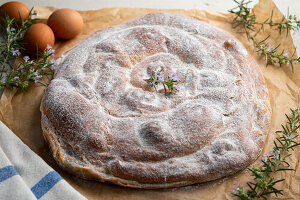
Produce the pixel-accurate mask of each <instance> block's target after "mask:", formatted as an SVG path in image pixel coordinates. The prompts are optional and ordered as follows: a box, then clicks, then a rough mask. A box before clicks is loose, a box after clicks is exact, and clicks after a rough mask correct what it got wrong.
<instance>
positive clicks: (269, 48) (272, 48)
mask: <svg viewBox="0 0 300 200" xmlns="http://www.w3.org/2000/svg"><path fill="white" fill-rule="evenodd" d="M274 49H275V48H274V47H268V49H267V51H268V52H271V51H273V50H274Z"/></svg>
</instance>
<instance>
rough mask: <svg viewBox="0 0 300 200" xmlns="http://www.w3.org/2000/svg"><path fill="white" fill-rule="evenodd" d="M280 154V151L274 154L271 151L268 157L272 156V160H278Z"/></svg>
mask: <svg viewBox="0 0 300 200" xmlns="http://www.w3.org/2000/svg"><path fill="white" fill-rule="evenodd" d="M280 153H281V151H280V150H276V151H275V152H274V151H271V152H270V156H272V157H273V159H274V160H278V159H279V156H280Z"/></svg>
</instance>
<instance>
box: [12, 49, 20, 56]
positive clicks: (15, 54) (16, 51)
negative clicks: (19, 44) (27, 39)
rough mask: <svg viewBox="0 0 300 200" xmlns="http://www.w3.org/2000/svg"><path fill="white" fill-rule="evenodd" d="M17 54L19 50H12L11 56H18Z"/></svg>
mask: <svg viewBox="0 0 300 200" xmlns="http://www.w3.org/2000/svg"><path fill="white" fill-rule="evenodd" d="M19 55H21V52H20V51H19V50H18V49H17V50H15V51H13V56H19Z"/></svg>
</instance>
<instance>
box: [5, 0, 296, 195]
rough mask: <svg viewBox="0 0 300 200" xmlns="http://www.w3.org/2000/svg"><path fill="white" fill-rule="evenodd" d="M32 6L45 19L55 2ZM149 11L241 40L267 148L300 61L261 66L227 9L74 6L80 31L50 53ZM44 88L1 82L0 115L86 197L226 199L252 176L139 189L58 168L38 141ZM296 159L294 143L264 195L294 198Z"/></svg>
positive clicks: (261, 12)
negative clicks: (252, 68) (258, 80)
mask: <svg viewBox="0 0 300 200" xmlns="http://www.w3.org/2000/svg"><path fill="white" fill-rule="evenodd" d="M254 9H255V13H256V15H257V20H258V21H264V20H265V19H266V18H268V17H269V16H270V14H271V11H272V10H273V12H274V13H273V15H274V18H273V19H274V20H276V19H277V20H280V19H281V17H282V14H281V13H280V11H279V10H278V9H277V8H276V6H275V4H274V3H273V2H272V0H260V2H259V4H258V5H256V6H255V8H254ZM35 10H36V11H37V13H38V19H40V20H41V21H46V19H47V18H48V16H49V15H50V14H51V13H52V12H53V11H54V10H55V8H52V7H36V8H35ZM149 12H170V13H176V14H181V15H187V16H190V17H194V18H196V19H199V20H201V21H204V22H207V23H209V24H212V25H215V26H217V27H219V28H222V29H224V30H226V31H228V32H230V33H232V34H233V35H235V36H236V37H237V38H238V39H239V40H241V41H242V42H243V44H244V45H245V47H246V48H247V50H248V51H249V52H250V53H251V54H252V55H253V57H254V58H255V59H256V61H257V62H258V63H259V65H260V68H261V70H262V71H263V75H264V77H265V80H266V83H267V86H268V89H269V92H270V99H271V106H272V109H273V114H272V122H271V129H270V133H269V135H268V137H267V140H266V144H265V148H264V150H263V154H268V152H269V151H270V150H271V148H272V147H273V146H272V145H273V140H274V138H275V136H276V133H275V131H276V130H280V128H281V127H280V125H281V124H282V123H285V122H286V120H285V117H284V113H289V108H296V106H297V105H298V104H299V103H300V65H299V64H297V65H295V66H294V68H295V72H294V73H292V72H291V69H290V67H288V66H284V67H282V68H279V67H278V66H268V67H266V65H265V61H264V58H262V57H261V56H258V55H257V54H256V53H255V52H254V50H253V46H252V43H251V42H250V41H248V40H247V39H246V37H245V35H243V34H239V33H237V30H234V29H232V25H231V21H232V19H233V15H232V14H223V13H218V12H214V11H203V10H155V9H137V8H107V9H101V10H96V11H79V13H80V14H81V15H82V17H83V19H84V24H85V25H84V30H83V32H82V34H81V35H79V36H77V37H76V38H75V39H72V40H57V41H56V43H55V46H54V48H55V49H56V57H59V56H61V55H62V54H63V53H65V52H67V51H68V50H70V49H71V48H73V47H74V46H75V45H76V44H77V43H78V42H79V41H80V40H81V39H83V38H84V37H86V36H87V35H89V34H91V33H93V32H94V31H96V30H98V29H101V28H105V27H109V26H113V25H117V24H121V23H124V22H126V21H129V20H132V19H134V18H136V17H138V16H141V15H144V14H146V13H149ZM268 34H271V37H270V39H269V42H270V44H271V45H274V46H276V44H278V42H280V43H281V46H280V49H281V48H284V49H285V50H288V51H289V52H291V53H292V52H293V49H294V45H293V42H292V38H291V36H287V37H286V34H285V32H284V33H283V34H282V35H279V34H278V31H277V30H273V31H272V30H270V29H269V27H266V29H265V32H264V34H263V35H259V37H261V38H264V37H266V36H267V35H268ZM44 89H45V87H44V86H36V85H35V86H31V87H30V88H29V89H28V92H27V93H23V92H21V91H19V90H16V89H13V90H12V89H8V88H6V89H5V91H4V94H3V96H2V97H1V99H0V120H1V121H2V122H4V123H5V124H6V125H7V126H8V127H9V128H10V129H11V130H12V131H13V132H14V133H15V134H16V135H17V136H18V137H20V138H21V139H22V141H23V142H24V143H25V144H27V145H28V146H29V147H30V148H31V149H32V150H33V151H35V152H36V153H37V154H38V155H40V156H41V157H42V158H43V159H44V160H45V161H46V162H47V163H48V164H49V165H50V166H52V167H53V168H54V169H55V170H57V171H58V172H59V173H60V174H61V175H62V176H63V178H65V179H66V180H67V181H68V182H69V183H70V184H71V185H72V186H73V187H74V188H75V189H77V190H78V191H79V192H81V193H82V194H83V195H84V196H86V197H87V198H88V199H101V200H104V199H105V200H106V199H110V200H113V199H126V200H129V199H143V200H146V199H174V200H175V199H178V200H179V199H180V200H183V199H232V198H233V197H232V195H231V193H230V192H231V190H232V189H233V188H234V187H235V185H236V184H241V185H245V183H246V181H247V180H252V178H251V177H250V174H249V172H248V171H247V170H243V171H241V172H239V173H237V174H234V175H232V176H230V177H227V178H224V179H221V180H217V181H213V182H209V183H204V184H198V185H193V186H188V187H181V188H173V189H163V190H142V189H131V188H125V187H120V186H116V185H113V184H110V183H99V182H95V181H86V180H82V179H79V178H76V177H75V176H73V175H71V174H68V173H67V172H65V171H62V170H61V169H60V168H59V167H58V166H57V165H56V163H55V161H54V159H53V158H52V156H51V154H50V151H49V148H48V146H47V145H46V143H45V142H44V139H43V136H42V130H41V126H40V115H41V114H40V111H39V106H40V100H41V97H42V95H43V91H44ZM0 134H1V133H0ZM259 159H260V158H259ZM299 159H300V148H298V149H296V151H295V152H294V153H293V156H291V157H290V158H289V161H290V164H291V167H292V168H294V169H296V170H295V171H288V172H282V173H279V174H278V175H277V178H285V179H286V180H285V181H284V182H282V183H280V184H278V185H277V187H278V188H279V189H283V193H284V196H279V197H278V198H276V197H275V196H270V199H300V165H299V164H300V162H299ZM254 165H259V163H258V162H256V163H254ZM250 178H251V179H250Z"/></svg>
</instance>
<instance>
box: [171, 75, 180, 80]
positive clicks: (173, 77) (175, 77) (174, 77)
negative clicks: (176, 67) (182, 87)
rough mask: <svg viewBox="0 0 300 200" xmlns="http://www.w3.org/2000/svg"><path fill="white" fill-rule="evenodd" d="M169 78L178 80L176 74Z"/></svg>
mask: <svg viewBox="0 0 300 200" xmlns="http://www.w3.org/2000/svg"><path fill="white" fill-rule="evenodd" d="M171 79H172V80H174V81H178V80H179V79H178V77H177V75H176V74H173V75H172V76H171Z"/></svg>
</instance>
